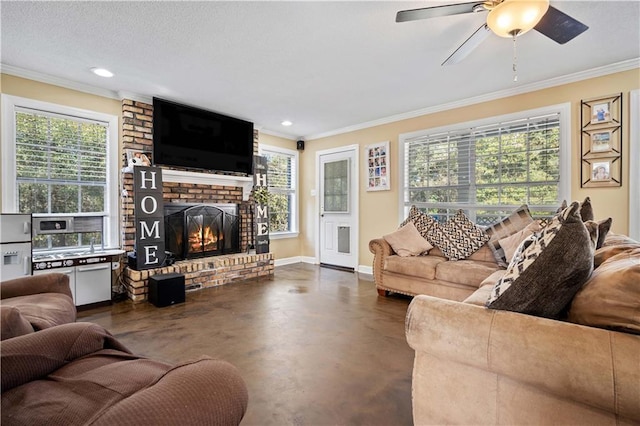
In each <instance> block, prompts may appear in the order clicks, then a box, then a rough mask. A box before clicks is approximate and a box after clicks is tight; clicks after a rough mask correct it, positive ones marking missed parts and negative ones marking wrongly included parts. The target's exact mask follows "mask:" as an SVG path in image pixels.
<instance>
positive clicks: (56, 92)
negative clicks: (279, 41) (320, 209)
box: [0, 69, 640, 266]
mask: <svg viewBox="0 0 640 426" xmlns="http://www.w3.org/2000/svg"><path fill="white" fill-rule="evenodd" d="M638 88H640V70H638V69H635V70H631V71H626V72H621V73H616V74H611V75H608V76H604V77H598V78H594V79H589V80H584V81H581V82H577V83H571V84H566V85H562V86H558V87H554V88H550V89H544V90H539V91H535V92H531V93H527V94H523V95H517V96H512V97H508V98H504V99H499V100H495V101H490V102H484V103H481V104H477V105H472V106H467V107H462V108H456V109H453V110H449V111H444V112H439V113H434V114H428V115H424V116H420V117H416V118H412V119H408V120H402V121H398V122H394V123H390V124H385V125H381V126H376V127H372V128H368V129H363V130H359V131H355V132H350V133H345V134H341V135H336V136H332V137H327V138H322V139H317V140H311V141H307V143H306V145H305V150H304V151H301V152H300V175H299V188H300V206H299V207H300V236H299V237H298V238H287V239H281V240H273V241H272V242H271V247H272V251H273V252H274V255H275V258H276V259H283V258H289V257H296V256H309V257H314V256H315V244H316V234H317V230H316V229H315V228H316V220H317V206H316V198H315V197H312V196H311V195H310V192H311V190H312V189H315V186H316V165H315V161H316V160H315V158H316V152H317V151H319V150H324V149H330V148H335V147H339V146H344V145H352V144H358V145H359V146H360V148H361V151H360V156H359V161H360V173H361V176H362V177H361V182H364V180H363V178H364V175H363V173H364V170H365V164H364V159H363V158H364V157H363V154H362V150H363V149H364V146H365V145H368V144H371V143H376V142H383V141H390V160H391V162H390V164H391V165H392V169H391V172H392V175H391V190H390V191H378V192H366V191H364V190H363V189H362V188H363V185H360V187H361V188H360V205H359V207H360V218H359V224H360V241H359V245H358V248H359V262H358V263H359V265H365V266H370V265H371V262H372V259H373V257H372V255H371V254H370V253H369V248H368V243H369V240H371V239H373V238H376V237H380V236H381V235H383V234H385V233H388V232H391V231H393V230H394V229H395V228H396V227H397V224H398V222H399V220H400V218H399V217H398V194H399V192H398V191H399V178H398V172H399V168H398V164H397V159H398V136H399V135H400V134H402V133H408V132H413V131H418V130H423V129H429V128H434V127H440V126H446V125H451V124H455V123H459V122H465V121H472V120H477V119H482V118H486V117H492V116H497V115H503V114H509V113H513V112H517V111H523V110H528V109H533V108H539V107H544V106H548V105H554V104H560V103H565V102H570V103H571V106H572V108H571V109H572V123H573V126H572V136H571V139H572V148H571V149H572V154H571V158H572V184H571V195H572V199H574V200H581V199H583V198H584V197H585V196H587V195H589V196H590V197H591V199H592V202H593V205H594V207H595V212H596V216H597V217H596V218H597V219H601V218H606V217H609V216H611V217H612V218H613V230H614V232H619V233H626V232H628V229H629V223H628V222H629V217H628V210H629V196H628V180H629V130H628V123H629V91H630V90H633V89H638ZM0 90H1V92H2V93H3V94H8V95H14V96H21V97H26V98H32V99H37V100H41V101H46V102H53V103H58V104H62V105H68V106H71V107H76V108H82V109H87V110H92V111H98V112H103V113H107V114H113V115H116V116H118V117H119V119H120V120H121V119H122V117H121V109H122V107H121V102H120V101H119V100H116V99H110V98H105V97H101V96H96V95H91V94H87V93H83V92H79V91H76V90H71V89H66V88H63V87H58V86H54V85H51V84H46V83H40V82H36V81H32V80H27V79H24V78H20V77H15V76H11V75H6V74H2V75H1V76H0ZM619 92H622V93H623V94H624V102H623V124H624V126H623V142H622V143H623V150H622V155H623V170H622V173H623V186H622V187H620V188H590V189H587V188H585V189H582V188H580V182H579V178H580V170H579V168H578V167H579V155H580V153H579V141H580V132H579V127H580V116H579V112H580V100H581V99H587V98H592V97H598V96H606V95H609V94H614V93H619ZM120 122H121V121H120ZM119 127H121V126H119ZM118 140H119V141H120V142H119V143H120V144H121V143H122V142H121V135H119V138H118ZM259 143H261V144H267V145H273V146H278V147H283V148H289V149H295V141H293V140H289V139H285V138H280V137H276V136H271V135H268V134H266V133H260V138H259ZM0 207H1V206H0Z"/></svg>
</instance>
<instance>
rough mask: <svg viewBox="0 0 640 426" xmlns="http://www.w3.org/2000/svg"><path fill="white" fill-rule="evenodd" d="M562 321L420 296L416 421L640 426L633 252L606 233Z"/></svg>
mask: <svg viewBox="0 0 640 426" xmlns="http://www.w3.org/2000/svg"><path fill="white" fill-rule="evenodd" d="M594 266H595V267H596V268H595V270H594V271H593V273H592V274H591V276H590V278H589V279H588V281H587V282H586V283H585V284H584V286H583V287H582V288H581V289H580V290H579V291H578V293H577V294H576V295H575V297H574V298H573V300H572V301H571V302H570V306H569V309H568V312H567V314H566V317H565V318H564V319H563V320H556V319H548V318H541V317H537V316H532V315H526V314H522V313H517V312H512V311H506V310H492V309H487V308H485V307H484V304H485V303H486V301H487V298H488V295H489V294H490V293H491V291H492V289H493V288H494V287H493V284H494V283H495V282H496V281H497V280H498V278H499V277H500V276H501V275H503V274H504V273H505V271H504V270H500V271H499V272H495V273H494V274H492V276H491V277H489V278H487V280H485V282H484V283H483V285H482V286H481V287H480V288H479V289H478V290H477V291H476V292H474V293H473V294H472V295H471V296H470V297H469V298H468V299H467V300H465V303H460V302H456V301H451V300H444V299H441V298H436V297H431V296H426V295H420V296H416V297H414V299H413V300H412V302H411V304H410V306H409V310H408V313H407V319H406V336H407V341H408V343H409V345H410V346H411V347H412V348H413V349H414V350H415V360H414V368H413V385H412V399H413V415H414V422H415V424H418V425H426V424H536V425H543V424H544V425H546V424H611V425H614V424H615V425H630V424H640V244H639V243H637V242H635V241H632V240H630V239H628V238H626V237H621V236H617V235H609V236H607V238H606V240H605V245H604V246H603V247H602V248H601V249H599V250H597V251H596V252H595V256H594Z"/></svg>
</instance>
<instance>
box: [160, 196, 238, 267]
mask: <svg viewBox="0 0 640 426" xmlns="http://www.w3.org/2000/svg"><path fill="white" fill-rule="evenodd" d="M164 215H165V216H164V221H165V239H166V241H165V243H166V247H167V250H169V251H170V252H172V253H173V254H174V256H175V257H176V259H178V260H181V259H190V258H195V257H204V256H215V255H220V254H229V253H239V252H240V216H239V215H238V205H237V204H175V203H169V204H166V205H165V207H164Z"/></svg>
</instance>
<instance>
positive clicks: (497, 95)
mask: <svg viewBox="0 0 640 426" xmlns="http://www.w3.org/2000/svg"><path fill="white" fill-rule="evenodd" d="M636 68H640V58H634V59H629V60H626V61H622V62H617V63H615V64H610V65H606V66H602V67H597V68H592V69H590V70H586V71H580V72H577V73H573V74H567V75H564V76H560V77H555V78H551V79H548V80H544V81H540V82H536V83H530V84H525V85H522V86H519V87H515V88H512V89H507V90H500V91H498V92H493V93H488V94H486V95H480V96H475V97H473V98H467V99H464V100H460V101H454V102H449V103H446V104H441V105H436V106H433V107H427V108H422V109H419V110H415V111H409V112H406V113H402V114H396V115H392V116H389V117H384V118H380V119H378V120H372V121H366V122H364V123H361V124H355V125H353V126H347V127H343V128H341V129H336V130H331V131H328V132H324V133H317V134H314V135H307V136H305V137H304V138H303V139H306V140H307V141H309V140H313V139H320V138H326V137H329V136H335V135H340V134H343V133H349V132H354V131H356V130H362V129H367V128H370V127H375V126H380V125H383V124H389V123H394V122H396V121H402V120H407V119H410V118H415V117H420V116H423V115H428V114H434V113H437V112H443V111H448V110H452V109H455V108H461V107H466V106H470V105H475V104H479V103H482V102H488V101H494V100H497V99H502V98H507V97H510V96H514V95H521V94H523V93H529V92H534V91H536V90H542V89H548V88H550V87H555V86H560V85H563V84H569V83H575V82H577V81H581V80H587V79H589V78H595V77H601V76H604V75H608V74H614V73H617V72H623V71H629V70H632V69H636Z"/></svg>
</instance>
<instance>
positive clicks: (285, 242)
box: [258, 132, 303, 260]
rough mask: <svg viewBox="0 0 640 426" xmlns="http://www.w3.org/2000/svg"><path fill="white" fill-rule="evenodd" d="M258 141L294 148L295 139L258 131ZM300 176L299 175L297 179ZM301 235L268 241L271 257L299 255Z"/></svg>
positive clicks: (284, 257) (263, 143) (280, 257)
mask: <svg viewBox="0 0 640 426" xmlns="http://www.w3.org/2000/svg"><path fill="white" fill-rule="evenodd" d="M258 143H259V144H260V145H271V146H276V147H278V148H287V149H293V150H295V149H296V141H294V140H291V139H285V138H281V137H278V136H272V135H268V134H266V133H262V132H260V136H259V138H258ZM302 156H303V152H301V153H300V158H302ZM301 180H302V178H301V177H299V181H301ZM301 240H302V238H301V237H295V238H280V239H277V240H271V241H270V242H269V250H270V251H271V252H272V253H273V258H274V259H276V260H278V259H286V258H289V257H297V256H300V241H301Z"/></svg>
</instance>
